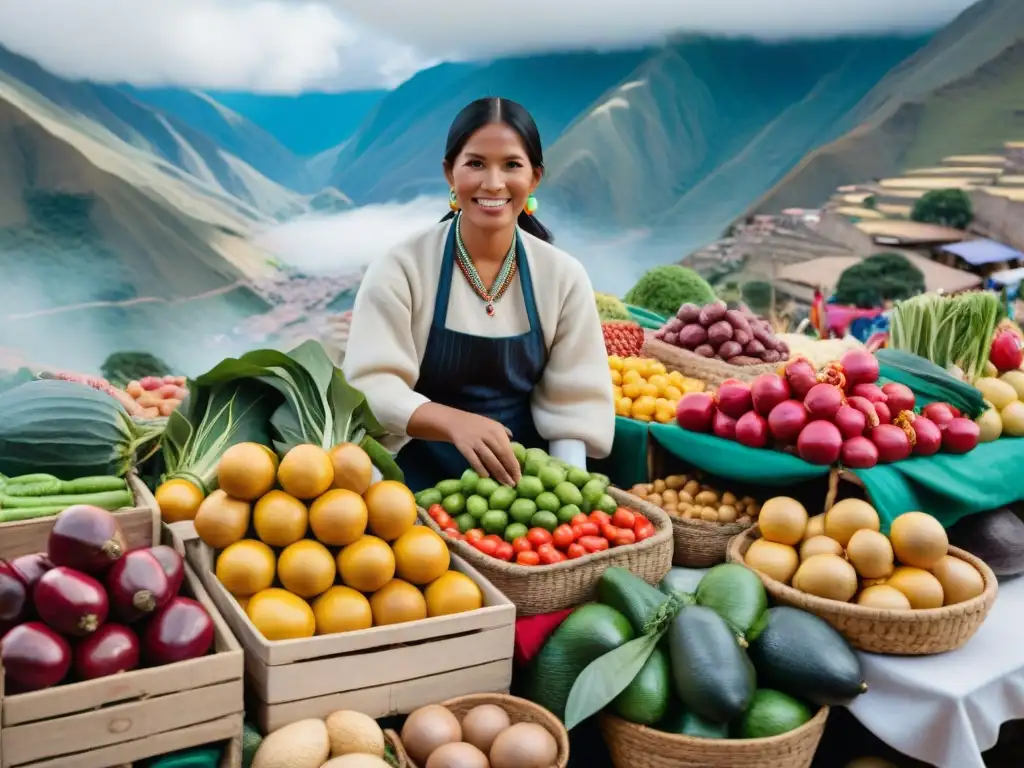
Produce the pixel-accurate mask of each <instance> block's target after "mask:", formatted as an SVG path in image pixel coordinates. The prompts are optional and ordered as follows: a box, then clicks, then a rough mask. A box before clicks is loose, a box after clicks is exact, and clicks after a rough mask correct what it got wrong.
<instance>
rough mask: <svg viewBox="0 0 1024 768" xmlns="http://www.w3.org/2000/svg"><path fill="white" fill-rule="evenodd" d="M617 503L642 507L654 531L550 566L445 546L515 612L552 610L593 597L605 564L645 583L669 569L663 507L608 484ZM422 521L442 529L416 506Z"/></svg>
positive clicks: (668, 532) (668, 536)
mask: <svg viewBox="0 0 1024 768" xmlns="http://www.w3.org/2000/svg"><path fill="white" fill-rule="evenodd" d="M608 493H609V494H610V495H611V497H612V498H613V499H615V502H616V503H617V504H621V505H622V506H624V507H629V508H630V509H634V510H636V511H638V512H642V513H643V514H644V515H645V516H646V517H647V518H648V519H649V520H650V521H651V522H652V523H654V528H655V533H654V535H653V536H651V537H650V538H649V539H644V540H643V541H641V542H638V543H636V544H628V545H626V546H621V547H613V548H611V549H607V550H605V551H604V552H595V553H593V554H590V555H584V556H583V557H578V558H576V559H575V560H566V561H565V562H562V563H555V564H554V565H535V566H524V565H516V564H515V563H507V562H504V561H502V560H496V559H495V558H493V557H490V556H488V555H485V554H483V553H482V552H480V551H479V550H477V549H476V548H474V547H472V546H470V545H469V544H467V543H466V542H464V541H452V540H451V539H447V537H446V540H447V541H448V546H449V547H450V548H452V549H453V550H455V551H456V552H457V553H458V554H459V555H461V556H462V558H463V559H465V560H467V561H468V562H469V563H470V564H471V565H472V566H473V567H474V568H476V569H477V570H478V571H480V573H481V574H483V576H484V577H485V578H486V579H487V580H488V581H490V582H491V584H493V585H494V586H495V587H497V589H498V590H499V591H501V592H502V593H504V595H505V597H507V598H508V599H509V600H511V601H512V602H513V603H515V605H516V613H517V614H518V615H519V616H534V615H537V614H541V613H553V612H555V611H561V610H563V609H565V608H575V607H576V606H577V605H581V604H582V603H585V602H587V601H588V600H590V599H591V597H592V596H593V590H594V587H595V586H596V585H597V581H598V579H600V578H601V574H602V573H604V570H605V569H606V568H610V567H612V566H618V567H620V568H626V569H628V570H630V571H632V572H633V573H634V574H636V575H637V576H639V577H640V578H642V579H643V580H644V581H646V582H647V583H649V584H655V585H656V584H657V583H658V582H659V581H661V580H662V578H663V577H664V576H665V574H666V573H668V572H669V570H671V568H672V548H673V542H672V523H671V521H670V520H669V517H668V515H666V514H665V513H664V512H663V511H662V510H661V509H659V508H658V507H656V506H654V505H653V504H650V503H648V502H646V501H641V500H640V499H638V498H636V497H635V496H631V495H630V494H628V493H626V492H624V491H620V490H619V489H617V488H609V489H608ZM419 515H420V521H421V522H422V523H423V524H424V525H428V526H430V527H431V528H433V529H434V530H435V531H437V532H438V533H441V529H440V528H438V526H437V523H435V522H434V521H433V520H431V519H430V516H429V515H427V513H426V512H425V511H424V510H422V509H421V510H420V513H419Z"/></svg>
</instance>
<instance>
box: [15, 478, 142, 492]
mask: <svg viewBox="0 0 1024 768" xmlns="http://www.w3.org/2000/svg"><path fill="white" fill-rule="evenodd" d="M126 490H128V484H127V483H126V482H125V481H124V479H123V478H120V477H107V476H99V477H79V478H77V479H76V480H40V481H38V482H34V483H19V484H18V485H15V486H13V487H11V488H8V489H7V491H6V493H7V495H9V496H78V495H85V494H93V493H105V492H108V491H126Z"/></svg>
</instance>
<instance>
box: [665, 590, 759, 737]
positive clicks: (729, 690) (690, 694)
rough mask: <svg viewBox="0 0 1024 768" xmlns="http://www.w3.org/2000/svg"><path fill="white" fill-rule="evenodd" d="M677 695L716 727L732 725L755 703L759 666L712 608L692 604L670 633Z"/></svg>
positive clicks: (670, 655)
mask: <svg viewBox="0 0 1024 768" xmlns="http://www.w3.org/2000/svg"><path fill="white" fill-rule="evenodd" d="M668 648H669V657H670V659H671V661H672V678H673V683H674V684H675V691H676V695H677V696H678V697H679V700H680V701H681V702H682V704H683V706H684V707H685V708H686V709H687V710H689V711H691V712H693V713H694V714H696V715H699V716H700V717H702V718H704V719H705V720H710V721H711V722H714V723H728V722H729V721H730V720H732V719H733V718H735V717H737V716H738V715H739V714H740V713H741V712H743V710H745V709H746V708H747V704H749V703H750V698H751V697H752V696H753V695H754V690H755V687H756V684H757V677H756V674H755V673H754V665H753V664H751V663H750V659H749V658H747V654H746V653H745V652H744V650H743V649H742V648H740V646H739V643H738V641H737V638H736V636H735V635H734V634H733V631H732V629H730V628H729V625H728V624H726V623H725V619H723V618H722V617H721V616H719V615H718V614H717V613H715V612H714V611H713V610H712V609H710V608H706V607H704V606H701V605H687V606H683V609H682V610H681V611H680V612H679V615H678V616H676V618H675V619H673V621H672V624H671V625H670V626H669V630H668Z"/></svg>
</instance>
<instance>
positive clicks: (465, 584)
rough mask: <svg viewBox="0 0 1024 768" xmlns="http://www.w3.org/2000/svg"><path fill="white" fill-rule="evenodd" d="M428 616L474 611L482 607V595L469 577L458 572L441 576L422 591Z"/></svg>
mask: <svg viewBox="0 0 1024 768" xmlns="http://www.w3.org/2000/svg"><path fill="white" fill-rule="evenodd" d="M424 597H425V598H426V600H427V615H428V616H447V615H449V614H452V613H463V612H465V611H475V610H476V609H477V608H481V607H483V604H484V594H483V592H481V591H480V587H478V586H477V585H476V582H474V581H473V580H472V579H471V578H469V576H467V575H466V574H464V573H460V572H459V571H448V572H447V573H443V574H441V576H439V577H438V578H436V579H434V581H432V582H430V585H429V586H428V587H427V588H426V589H425V590H424Z"/></svg>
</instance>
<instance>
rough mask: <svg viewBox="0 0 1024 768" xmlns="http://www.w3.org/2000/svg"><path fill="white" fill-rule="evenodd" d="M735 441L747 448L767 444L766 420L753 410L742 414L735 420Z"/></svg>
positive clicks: (762, 446) (760, 446) (761, 446)
mask: <svg viewBox="0 0 1024 768" xmlns="http://www.w3.org/2000/svg"><path fill="white" fill-rule="evenodd" d="M736 442H737V443H739V444H740V445H745V446H747V447H748V448H764V447H765V446H766V445H767V444H768V422H767V421H765V420H764V417H763V416H760V415H758V414H757V413H754V411H748V412H747V413H745V414H743V415H742V416H740V417H739V419H737V420H736Z"/></svg>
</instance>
